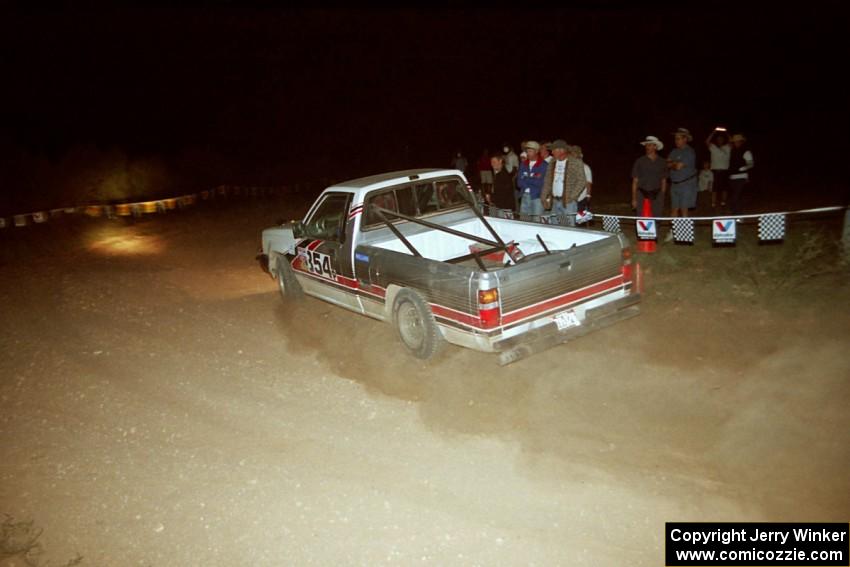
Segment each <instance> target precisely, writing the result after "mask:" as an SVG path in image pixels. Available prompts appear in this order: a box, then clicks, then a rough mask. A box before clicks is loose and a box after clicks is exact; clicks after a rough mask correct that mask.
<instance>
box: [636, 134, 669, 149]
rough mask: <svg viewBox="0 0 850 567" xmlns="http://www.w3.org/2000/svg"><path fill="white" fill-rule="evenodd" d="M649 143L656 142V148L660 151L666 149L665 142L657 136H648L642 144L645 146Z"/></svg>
mask: <svg viewBox="0 0 850 567" xmlns="http://www.w3.org/2000/svg"><path fill="white" fill-rule="evenodd" d="M647 144H655V149H656V150H658V151H659V152H660V151H661V150H663V149H664V143H663V142H662V141H661V140H659V139H658V138H656V137H655V136H647V137H646V140H644V141H643V142H641V143H640V145H641V146H645V145H647Z"/></svg>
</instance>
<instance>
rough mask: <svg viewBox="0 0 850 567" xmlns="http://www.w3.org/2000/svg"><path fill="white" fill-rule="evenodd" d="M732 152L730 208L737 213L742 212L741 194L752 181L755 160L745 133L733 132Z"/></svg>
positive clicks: (730, 161) (733, 212)
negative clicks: (750, 172) (751, 175)
mask: <svg viewBox="0 0 850 567" xmlns="http://www.w3.org/2000/svg"><path fill="white" fill-rule="evenodd" d="M731 141H732V153H731V154H730V155H729V210H730V211H731V212H732V214H734V215H737V214H738V213H740V212H741V195H742V194H743V192H744V188H745V187H746V186H747V183H749V181H750V174H749V173H748V172H749V171H750V170H751V169H752V168H753V166H754V165H755V162H754V160H753V153H752V152H751V151H750V150H749V148H747V145H746V144H747V139H746V138H745V137H744V135H743V134H733V135H732V138H731Z"/></svg>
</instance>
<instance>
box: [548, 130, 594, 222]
mask: <svg viewBox="0 0 850 567" xmlns="http://www.w3.org/2000/svg"><path fill="white" fill-rule="evenodd" d="M552 153H553V154H554V157H553V159H552V163H550V164H549V166H548V167H547V169H546V180H545V181H544V182H543V191H542V199H543V208H544V209H547V210H549V209H552V212H553V213H556V214H557V215H558V216H559V217H560V218H562V219H563V220H564V224H566V225H567V226H575V220H576V216H575V215H576V213H577V212H578V199H579V196H580V195H581V193H582V191H584V190H585V188H586V185H587V178H586V177H585V174H584V164H583V163H582V161H581V159H580V158H578V157H577V156H575V155H573V154H571V152H570V147H569V146H567V143H566V142H565V141H564V140H555V141H554V142H552Z"/></svg>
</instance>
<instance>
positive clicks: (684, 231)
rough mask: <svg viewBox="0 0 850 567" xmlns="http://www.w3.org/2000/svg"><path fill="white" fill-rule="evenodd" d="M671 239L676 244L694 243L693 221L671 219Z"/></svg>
mask: <svg viewBox="0 0 850 567" xmlns="http://www.w3.org/2000/svg"><path fill="white" fill-rule="evenodd" d="M673 238H674V239H675V240H676V242H693V241H694V221H693V219H688V218H681V219H673Z"/></svg>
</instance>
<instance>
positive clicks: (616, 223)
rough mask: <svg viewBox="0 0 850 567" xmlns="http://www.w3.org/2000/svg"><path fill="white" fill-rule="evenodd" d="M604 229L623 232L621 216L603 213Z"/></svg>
mask: <svg viewBox="0 0 850 567" xmlns="http://www.w3.org/2000/svg"><path fill="white" fill-rule="evenodd" d="M602 230H604V231H605V232H622V231H621V230H620V217H609V216H607V215H602Z"/></svg>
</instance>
